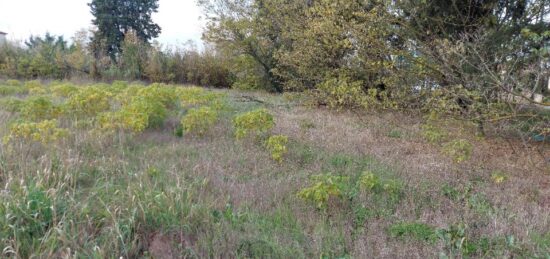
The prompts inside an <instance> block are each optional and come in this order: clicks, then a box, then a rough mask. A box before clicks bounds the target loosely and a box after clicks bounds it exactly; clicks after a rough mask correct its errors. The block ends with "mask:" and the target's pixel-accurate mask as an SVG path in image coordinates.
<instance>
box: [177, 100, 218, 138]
mask: <svg viewBox="0 0 550 259" xmlns="http://www.w3.org/2000/svg"><path fill="white" fill-rule="evenodd" d="M217 120H218V112H217V111H216V110H215V109H213V108H211V107H207V106H205V107H201V108H195V109H190V110H189V111H188V112H187V114H186V115H185V116H184V117H183V119H182V120H181V125H182V126H183V129H184V130H185V132H187V133H197V134H198V135H201V136H202V135H204V134H205V133H206V132H207V131H208V129H210V128H211V127H212V126H214V124H215V123H216V121H217Z"/></svg>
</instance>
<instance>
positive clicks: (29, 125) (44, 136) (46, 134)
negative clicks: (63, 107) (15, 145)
mask: <svg viewBox="0 0 550 259" xmlns="http://www.w3.org/2000/svg"><path fill="white" fill-rule="evenodd" d="M68 134H69V132H68V131H67V130H66V129H61V128H58V126H57V121H56V120H45V121H42V122H38V123H35V122H19V123H15V124H13V125H12V126H11V127H10V134H9V135H7V136H5V137H4V143H9V142H10V141H12V140H16V139H23V140H26V141H34V142H40V143H42V144H49V143H52V142H55V141H57V140H59V139H60V138H62V137H65V136H66V135H68Z"/></svg>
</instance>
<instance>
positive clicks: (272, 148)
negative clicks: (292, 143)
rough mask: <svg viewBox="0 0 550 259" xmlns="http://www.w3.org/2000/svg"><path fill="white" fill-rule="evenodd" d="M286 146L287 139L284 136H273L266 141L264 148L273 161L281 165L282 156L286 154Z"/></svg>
mask: <svg viewBox="0 0 550 259" xmlns="http://www.w3.org/2000/svg"><path fill="white" fill-rule="evenodd" d="M287 144H288V137H287V136H284V135H275V136H271V137H269V138H268V139H267V141H266V143H265V146H266V147H267V149H268V150H269V152H271V157H272V158H273V160H275V161H277V162H279V163H281V162H283V156H284V155H285V154H286V153H287V148H286V145H287Z"/></svg>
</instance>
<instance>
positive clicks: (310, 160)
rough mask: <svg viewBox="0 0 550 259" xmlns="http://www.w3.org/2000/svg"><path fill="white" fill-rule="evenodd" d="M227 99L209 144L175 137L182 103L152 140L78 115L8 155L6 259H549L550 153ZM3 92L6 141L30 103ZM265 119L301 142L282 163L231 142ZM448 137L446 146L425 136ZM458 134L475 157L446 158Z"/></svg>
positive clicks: (258, 97) (376, 118)
mask: <svg viewBox="0 0 550 259" xmlns="http://www.w3.org/2000/svg"><path fill="white" fill-rule="evenodd" d="M12 88H13V87H12ZM15 88H17V87H15ZM2 89H3V88H2V87H1V86H0V90H2ZM18 89H19V90H18ZM219 92H222V93H224V94H225V95H226V97H225V98H224V99H225V102H226V105H225V108H224V109H221V110H220V111H219V115H220V119H219V120H218V122H217V123H216V124H215V126H212V127H209V129H208V130H207V131H206V133H204V134H202V135H201V134H194V133H184V134H183V136H181V137H178V136H177V135H178V134H174V132H175V131H177V129H178V127H179V126H178V124H179V121H180V119H181V116H182V114H185V113H186V111H185V109H184V108H182V107H177V108H175V109H173V110H172V111H171V112H170V113H169V116H168V117H167V118H166V120H165V121H164V122H163V124H162V125H159V126H157V127H152V128H150V129H146V130H145V131H143V132H140V133H134V134H130V133H128V132H123V131H117V132H116V133H114V134H113V133H110V134H107V133H102V132H97V131H94V130H90V129H89V127H88V126H86V125H85V126H81V124H79V123H76V122H75V119H74V118H72V117H71V119H69V118H68V117H70V116H65V117H63V118H60V121H61V124H62V126H64V127H65V128H67V129H69V131H70V134H69V135H68V136H66V137H64V138H62V139H60V140H58V141H55V142H53V143H49V144H47V145H44V144H40V143H36V142H33V141H26V140H12V141H10V142H9V143H4V144H2V145H1V146H0V147H1V150H0V186H1V190H0V200H1V202H2V203H1V204H2V205H0V248H2V257H22V258H27V257H40V258H42V257H44V258H47V257H78V258H115V257H117V258H118V257H125V258H135V257H152V258H194V257H215V258H219V257H224V258H225V257H230V258H233V257H237V258H248V257H254V258H258V257H261V258H264V257H268V258H311V257H322V258H369V257H383V258H425V257H428V258H433V257H438V256H440V257H453V258H456V257H498V258H502V257H535V258H548V257H550V170H549V169H550V168H549V163H548V161H545V159H548V158H549V157H550V151H549V150H550V149H549V148H548V144H540V143H539V144H532V145H529V146H522V145H516V144H515V143H513V141H512V142H510V141H509V140H508V141H506V140H503V139H500V138H498V137H495V136H489V137H486V138H482V137H477V136H475V130H474V127H472V126H470V125H465V124H463V123H460V122H455V121H437V122H435V121H432V122H430V123H431V124H433V125H432V127H431V128H428V127H426V125H427V122H426V121H425V120H423V119H421V118H419V117H417V116H412V115H405V114H401V113H389V112H388V113H377V114H363V113H361V114H358V113H355V112H349V111H333V110H326V109H322V108H317V107H310V106H307V105H304V104H307V100H304V98H303V97H300V96H294V95H269V94H264V93H245V92H237V91H219ZM0 93H2V91H0ZM31 94H32V93H31ZM2 95H3V96H4V97H2V99H0V104H2V108H0V121H2V122H1V123H0V136H5V135H9V134H10V125H11V124H12V123H13V122H15V121H17V120H18V119H19V117H20V116H21V112H14V109H12V108H11V106H10V105H9V103H10V101H7V100H13V98H19V99H25V98H27V96H28V93H27V92H26V91H25V90H21V89H20V88H17V89H7V90H5V89H4V92H3V93H2ZM257 108H266V109H268V110H269V111H270V113H272V114H273V115H274V118H275V127H274V128H273V129H272V132H271V134H282V135H286V136H288V138H289V143H288V144H287V150H288V153H287V154H285V155H284V158H283V162H282V163H279V162H277V161H274V160H273V159H272V158H271V154H270V153H269V152H268V151H267V150H266V148H265V147H264V145H263V144H262V141H260V140H258V139H254V138H245V139H241V140H237V139H236V138H235V136H234V127H233V124H232V120H233V118H234V117H235V116H236V115H239V114H242V113H244V112H247V111H251V110H255V109H257ZM436 128H437V129H439V130H441V131H443V132H444V133H445V134H444V135H445V136H444V137H443V136H440V137H438V138H437V139H435V140H433V139H432V140H433V141H432V142H430V141H428V140H427V139H426V131H428V130H432V131H433V130H434V129H436ZM457 139H462V140H464V141H465V142H467V143H470V145H471V150H469V152H465V153H467V154H465V155H464V159H463V160H464V161H463V162H457V159H456V158H457V156H459V155H460V154H461V153H460V152H459V154H458V155H457V152H454V153H453V152H448V151H446V150H448V149H449V148H447V147H449V145H446V143H453V141H454V140H457ZM458 160H461V159H458ZM316 175H324V176H318V177H314V176H316ZM369 176H372V177H369ZM316 184H318V185H317V189H315V190H318V191H319V190H323V189H322V186H328V187H334V188H335V190H337V191H335V192H330V191H329V192H328V193H331V194H329V195H328V200H326V201H325V202H323V203H321V204H318V202H315V201H310V200H308V199H304V198H303V196H304V195H299V193H300V192H301V191H303V190H304V189H307V188H308V187H311V186H315V185H316ZM319 184H320V185H319ZM319 186H321V187H319ZM317 201H318V200H317Z"/></svg>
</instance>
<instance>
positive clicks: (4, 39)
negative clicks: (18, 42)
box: [0, 31, 8, 43]
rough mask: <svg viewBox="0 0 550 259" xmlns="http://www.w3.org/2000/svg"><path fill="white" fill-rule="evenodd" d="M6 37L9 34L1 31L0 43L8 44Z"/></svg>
mask: <svg viewBox="0 0 550 259" xmlns="http://www.w3.org/2000/svg"><path fill="white" fill-rule="evenodd" d="M6 35H8V34H7V33H5V32H3V31H0V43H3V42H6Z"/></svg>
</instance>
